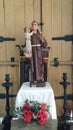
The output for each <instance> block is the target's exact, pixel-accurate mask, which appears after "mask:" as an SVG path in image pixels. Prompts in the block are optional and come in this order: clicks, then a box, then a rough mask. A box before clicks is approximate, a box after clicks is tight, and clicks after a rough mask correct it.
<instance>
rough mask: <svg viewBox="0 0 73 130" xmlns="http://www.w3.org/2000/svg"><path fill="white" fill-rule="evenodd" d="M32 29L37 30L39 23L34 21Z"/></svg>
mask: <svg viewBox="0 0 73 130" xmlns="http://www.w3.org/2000/svg"><path fill="white" fill-rule="evenodd" d="M32 30H33V31H37V30H38V23H37V22H33V23H32Z"/></svg>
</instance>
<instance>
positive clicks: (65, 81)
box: [60, 73, 70, 120]
mask: <svg viewBox="0 0 73 130" xmlns="http://www.w3.org/2000/svg"><path fill="white" fill-rule="evenodd" d="M60 84H61V85H62V86H63V88H64V104H63V109H64V113H63V115H62V117H61V118H62V119H64V120H66V119H70V117H69V115H68V114H67V94H66V90H67V86H68V85H70V82H67V73H63V82H60Z"/></svg>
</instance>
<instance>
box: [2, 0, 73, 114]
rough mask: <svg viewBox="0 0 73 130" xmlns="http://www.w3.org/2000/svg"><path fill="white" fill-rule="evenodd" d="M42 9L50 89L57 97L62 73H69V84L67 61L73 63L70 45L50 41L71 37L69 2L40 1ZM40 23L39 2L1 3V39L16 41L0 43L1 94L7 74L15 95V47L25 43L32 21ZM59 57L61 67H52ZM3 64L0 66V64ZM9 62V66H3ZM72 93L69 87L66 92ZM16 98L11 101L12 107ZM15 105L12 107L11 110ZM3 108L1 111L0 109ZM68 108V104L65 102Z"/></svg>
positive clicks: (16, 0)
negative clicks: (25, 30)
mask: <svg viewBox="0 0 73 130" xmlns="http://www.w3.org/2000/svg"><path fill="white" fill-rule="evenodd" d="M42 5H43V6H42V9H43V12H42V14H43V22H44V26H43V35H44V36H45V38H46V39H47V41H48V45H49V46H50V47H51V50H50V56H49V67H48V81H49V82H50V84H51V85H52V87H53V90H54V93H55V95H56V96H59V95H63V87H61V85H60V84H59V82H60V81H62V73H64V72H66V73H67V74H68V81H71V82H72V66H71V65H66V62H68V63H70V62H69V61H71V60H72V42H65V41H52V37H53V36H54V37H55V36H63V35H66V34H72V5H73V3H72V0H42ZM34 19H36V20H38V21H39V22H40V0H0V36H5V37H15V38H16V41H15V42H12V41H11V42H3V43H0V92H5V89H4V88H3V87H2V85H1V83H3V82H4V78H5V74H6V73H8V74H10V79H11V82H13V83H14V84H13V86H12V88H11V89H10V92H11V93H17V91H18V89H19V87H20V85H19V83H20V81H19V50H18V48H16V44H19V45H20V44H24V27H25V26H30V25H31V22H32V20H34ZM11 57H15V61H16V66H15V67H12V66H10V62H8V61H10V58H11ZM55 57H58V58H59V60H60V62H63V61H64V65H60V66H59V67H54V66H53V65H52V64H53V60H54V58H55ZM2 62H3V65H1V63H2ZM7 62H8V65H6V63H7ZM67 91H68V93H72V85H70V86H69V87H68V89H67ZM3 102H4V103H5V100H0V104H1V105H0V106H1V107H0V111H1V114H4V112H5V104H4V103H3ZM14 103H15V99H12V100H11V104H14ZM56 105H57V112H58V115H60V114H62V113H63V109H62V105H63V101H61V100H59V101H58V100H57V101H56ZM13 106H14V105H11V107H12V109H13ZM2 108H3V109H2ZM68 108H69V109H71V102H70V101H69V102H68Z"/></svg>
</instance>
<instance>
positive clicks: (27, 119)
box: [24, 115, 32, 123]
mask: <svg viewBox="0 0 73 130" xmlns="http://www.w3.org/2000/svg"><path fill="white" fill-rule="evenodd" d="M31 119H32V118H31V116H30V115H28V116H27V117H26V118H24V121H25V122H27V123H30V122H31Z"/></svg>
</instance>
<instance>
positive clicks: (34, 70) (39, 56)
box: [31, 21, 47, 82]
mask: <svg viewBox="0 0 73 130" xmlns="http://www.w3.org/2000/svg"><path fill="white" fill-rule="evenodd" d="M32 31H33V34H32V36H31V45H32V57H31V82H36V81H37V82H39V81H43V80H44V79H43V51H42V48H47V42H46V40H45V38H44V37H43V36H42V33H40V31H39V24H38V22H37V21H33V22H32V26H31V32H32Z"/></svg>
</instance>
